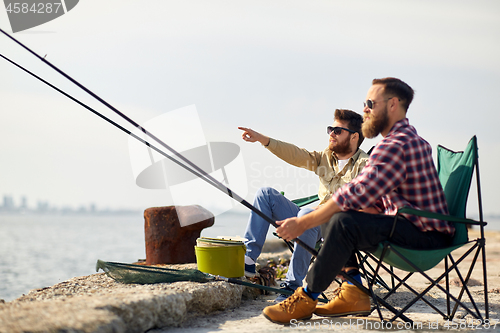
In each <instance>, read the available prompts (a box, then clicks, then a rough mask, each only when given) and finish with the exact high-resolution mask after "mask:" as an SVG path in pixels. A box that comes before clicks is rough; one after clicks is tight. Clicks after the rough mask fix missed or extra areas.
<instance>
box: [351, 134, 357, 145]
mask: <svg viewBox="0 0 500 333" xmlns="http://www.w3.org/2000/svg"><path fill="white" fill-rule="evenodd" d="M351 140H356V143H358V141H359V133H358V132H355V133H352V135H351Z"/></svg>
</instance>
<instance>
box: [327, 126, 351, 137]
mask: <svg viewBox="0 0 500 333" xmlns="http://www.w3.org/2000/svg"><path fill="white" fill-rule="evenodd" d="M342 130H345V131H347V132H349V133H356V131H353V130H350V129H348V128H345V127H333V126H328V127H327V128H326V133H328V135H330V134H331V133H332V132H333V134H335V135H340V134H341V133H342Z"/></svg>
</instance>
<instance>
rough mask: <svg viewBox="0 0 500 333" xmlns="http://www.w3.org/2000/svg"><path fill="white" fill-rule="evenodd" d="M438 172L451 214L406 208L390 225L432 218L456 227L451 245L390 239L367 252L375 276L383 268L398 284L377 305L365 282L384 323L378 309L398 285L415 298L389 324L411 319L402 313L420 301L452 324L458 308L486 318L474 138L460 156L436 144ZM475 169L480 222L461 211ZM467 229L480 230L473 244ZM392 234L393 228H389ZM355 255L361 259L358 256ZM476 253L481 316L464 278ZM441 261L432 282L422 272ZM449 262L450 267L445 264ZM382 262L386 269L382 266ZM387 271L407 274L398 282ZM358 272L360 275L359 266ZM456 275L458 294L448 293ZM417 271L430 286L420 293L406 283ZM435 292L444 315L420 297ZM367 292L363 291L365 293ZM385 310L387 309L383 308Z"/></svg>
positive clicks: (484, 278)
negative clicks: (403, 217) (464, 266)
mask: <svg viewBox="0 0 500 333" xmlns="http://www.w3.org/2000/svg"><path fill="white" fill-rule="evenodd" d="M437 153H438V174H439V180H440V181H441V184H442V186H443V189H444V193H445V197H446V201H447V204H448V210H449V213H450V215H441V214H436V213H431V212H425V211H421V210H416V209H412V208H408V207H404V208H401V209H399V210H398V213H397V215H396V217H395V219H394V223H396V222H397V217H398V216H399V215H400V214H403V213H404V214H413V215H417V216H423V217H427V218H435V219H440V220H446V221H450V222H452V223H453V224H454V226H455V235H454V237H453V243H452V246H450V247H447V248H443V249H433V250H414V249H408V248H404V247H401V246H397V245H394V244H392V243H391V242H390V240H389V241H385V242H383V243H381V244H379V247H378V249H377V250H376V251H375V252H373V253H369V252H366V254H367V255H368V257H370V259H372V260H374V261H375V262H376V264H377V267H376V271H375V272H376V274H378V272H380V269H383V270H385V271H386V272H388V273H389V274H391V277H392V278H394V279H396V280H397V281H398V284H397V285H394V283H393V286H392V288H391V289H390V291H389V293H387V294H386V295H385V296H384V297H383V298H382V299H383V301H382V302H380V300H381V298H380V297H377V296H376V295H375V293H374V292H373V285H374V283H375V281H374V280H373V279H368V280H369V283H368V284H369V291H370V293H371V296H372V298H373V300H374V303H375V307H376V309H377V311H378V314H379V316H380V319H381V320H384V318H383V316H382V312H381V308H380V303H382V304H383V303H386V302H385V301H386V300H387V299H388V298H389V296H391V295H393V294H394V293H395V292H396V291H397V290H398V288H399V287H401V286H405V287H406V288H407V289H408V290H409V291H410V292H412V293H413V294H415V297H414V298H413V299H412V300H411V301H410V302H409V303H408V304H407V305H406V306H404V307H403V308H402V309H400V310H395V309H392V310H391V309H389V310H390V311H391V312H393V313H394V316H393V317H392V318H391V319H389V321H394V320H395V319H397V318H401V319H403V320H405V321H411V320H409V319H408V318H407V317H406V316H404V313H405V312H406V310H408V309H409V308H410V307H411V306H412V305H413V304H415V302H417V301H419V300H422V301H423V302H425V303H426V304H427V305H429V306H430V307H431V308H432V309H434V310H435V311H436V312H437V313H439V314H440V315H442V316H443V318H444V319H445V320H446V319H448V320H452V319H453V318H454V316H455V314H456V311H457V309H458V308H459V307H460V308H462V309H463V310H465V311H466V312H467V313H468V314H470V315H471V316H472V317H474V318H476V319H479V320H483V319H488V318H489V309H488V293H487V276H486V253H485V237H484V226H485V225H486V222H484V221H483V213H482V202H481V187H480V181H479V165H478V149H477V139H476V136H474V137H472V139H471V140H470V141H469V143H468V145H467V148H466V149H465V151H463V152H454V151H451V150H449V149H447V148H445V147H443V146H438V150H437ZM474 169H475V170H476V182H477V195H478V209H479V221H474V220H471V219H466V218H465V209H466V202H467V197H468V194H469V189H470V185H471V181H472V175H473V172H474ZM467 225H473V226H474V225H475V226H479V228H480V235H479V238H477V239H474V240H472V241H468V230H467ZM393 230H394V227H393ZM462 246H469V248H468V249H467V250H466V252H465V254H463V255H462V256H461V257H460V258H458V259H457V260H455V259H454V257H453V255H452V252H453V251H454V250H456V249H458V248H460V247H462ZM358 255H360V254H359V253H358ZM479 255H482V258H481V259H482V264H483V265H482V270H483V272H482V273H483V277H482V278H483V286H484V311H485V316H484V318H483V316H482V315H481V311H480V310H479V309H478V306H477V304H476V301H475V300H474V299H473V297H472V294H471V292H470V290H469V288H468V286H467V283H468V282H469V279H470V277H471V274H472V271H473V269H474V267H475V264H476V260H477V259H478V257H479ZM469 256H472V257H473V259H472V263H471V264H470V267H469V269H468V272H467V274H466V275H465V279H464V277H463V276H464V275H463V274H462V273H461V272H460V269H459V267H458V265H459V264H460V263H462V262H463V261H464V259H465V258H467V257H469ZM443 259H444V264H445V265H444V266H445V267H444V272H443V273H442V274H441V275H440V276H439V277H438V278H436V279H433V278H431V277H430V276H429V275H428V274H426V273H425V271H427V270H429V269H431V268H433V267H435V266H436V265H437V264H438V263H440V262H441V261H442V260H443ZM450 263H451V265H450ZM387 264H388V265H390V266H391V267H387ZM392 267H396V268H398V269H401V270H403V271H405V272H408V273H407V275H406V276H405V277H404V278H400V277H398V276H397V274H395V273H394V270H393V269H392ZM362 270H363V272H364V271H365V268H364V266H363V265H362ZM452 272H455V273H456V275H457V276H458V279H459V280H460V283H461V285H462V287H461V289H460V292H459V294H458V296H454V295H452V293H451V292H450V279H449V277H450V273H452ZM414 273H420V274H422V275H423V276H424V277H425V278H426V279H427V280H428V281H429V282H430V285H429V286H428V287H427V288H425V290H423V291H422V292H417V291H416V290H415V289H414V288H412V287H411V286H410V285H409V284H408V283H407V281H408V279H409V277H410V276H412V274H414ZM443 279H444V280H445V287H443V286H441V285H440V284H439V282H440V281H442V280H443ZM434 287H436V288H438V289H440V290H441V291H442V292H444V294H445V295H446V301H447V302H446V303H447V309H446V314H445V313H443V312H442V311H441V310H440V309H438V308H437V307H436V306H435V305H433V304H432V303H431V302H430V301H429V300H427V299H426V298H425V297H424V296H425V295H426V294H427V293H428V292H429V291H430V290H431V289H432V288H434ZM365 290H366V289H365ZM464 293H465V294H467V296H468V299H469V302H470V305H466V304H465V303H464V301H462V296H463V295H464ZM451 302H453V303H454V308H453V310H451ZM383 306H384V307H387V306H386V305H385V304H383Z"/></svg>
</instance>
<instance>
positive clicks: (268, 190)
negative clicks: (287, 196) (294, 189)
mask: <svg viewBox="0 0 500 333" xmlns="http://www.w3.org/2000/svg"><path fill="white" fill-rule="evenodd" d="M273 195H282V194H281V193H279V192H278V191H277V190H275V189H274V188H272V187H268V186H265V187H261V188H259V189H258V190H257V192H256V193H255V196H256V197H270V196H273Z"/></svg>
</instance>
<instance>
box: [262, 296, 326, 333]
mask: <svg viewBox="0 0 500 333" xmlns="http://www.w3.org/2000/svg"><path fill="white" fill-rule="evenodd" d="M316 304H318V300H315V301H313V300H312V299H311V298H310V297H309V296H307V294H306V293H305V292H304V289H303V288H302V287H299V288H297V290H295V293H294V294H293V295H292V296H290V297H288V298H287V299H286V300H284V301H283V302H281V303H278V304H276V305H272V306H268V307H266V308H264V310H263V311H262V312H263V314H264V317H266V318H267V319H269V320H270V321H272V322H273V323H278V324H290V320H292V319H296V320H304V319H309V318H311V317H312V314H313V312H314V309H315V308H316Z"/></svg>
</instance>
